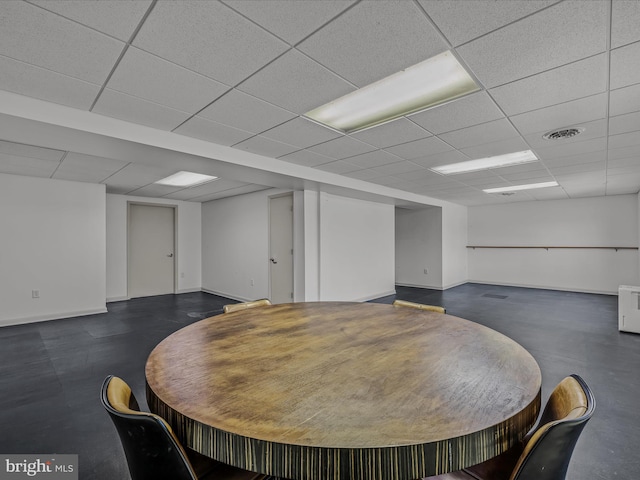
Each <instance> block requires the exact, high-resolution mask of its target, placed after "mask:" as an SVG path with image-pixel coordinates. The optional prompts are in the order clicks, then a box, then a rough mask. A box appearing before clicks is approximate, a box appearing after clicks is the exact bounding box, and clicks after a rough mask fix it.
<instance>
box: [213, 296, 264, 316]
mask: <svg viewBox="0 0 640 480" xmlns="http://www.w3.org/2000/svg"><path fill="white" fill-rule="evenodd" d="M264 305H271V302H270V301H269V299H268V298H262V299H260V300H253V301H251V302H242V303H231V304H229V305H225V306H224V307H222V310H223V311H224V313H231V312H237V311H238V310H246V309H247V308H254V307H262V306H264Z"/></svg>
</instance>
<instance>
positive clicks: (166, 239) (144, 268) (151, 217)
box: [128, 204, 175, 298]
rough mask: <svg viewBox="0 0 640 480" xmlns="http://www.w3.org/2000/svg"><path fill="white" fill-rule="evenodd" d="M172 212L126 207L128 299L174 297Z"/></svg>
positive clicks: (171, 210)
mask: <svg viewBox="0 0 640 480" xmlns="http://www.w3.org/2000/svg"><path fill="white" fill-rule="evenodd" d="M174 214H175V211H174V208H173V207H160V206H151V205H136V204H129V252H128V270H129V272H128V273H129V282H128V290H129V292H128V293H129V297H130V298H136V297H148V296H151V295H164V294H167V293H174V282H175V274H174V262H175V256H174V239H175V232H174V225H175V223H174V222H175V218H174Z"/></svg>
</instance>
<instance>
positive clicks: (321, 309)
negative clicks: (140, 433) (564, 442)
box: [146, 302, 541, 480]
mask: <svg viewBox="0 0 640 480" xmlns="http://www.w3.org/2000/svg"><path fill="white" fill-rule="evenodd" d="M146 379H147V400H148V403H149V407H150V409H151V410H152V411H153V412H155V413H157V414H159V415H161V416H163V417H164V418H165V419H167V421H168V422H169V424H170V425H171V426H172V428H173V429H174V431H175V432H176V434H177V436H178V437H179V438H180V440H181V441H182V442H183V443H184V444H185V445H186V446H188V447H190V448H192V449H194V450H196V451H198V452H200V453H203V454H205V455H208V456H209V457H212V458H215V459H217V460H220V461H222V462H225V463H228V464H231V465H235V466H237V467H241V468H244V469H248V470H253V471H256V472H261V473H266V474H271V475H275V476H278V477H284V478H288V479H301V480H339V479H342V480H344V479H349V480H376V479H378V480H411V479H417V478H421V477H424V476H427V475H435V474H440V473H444V472H448V471H454V470H459V469H461V468H464V467H467V466H470V465H474V464H476V463H480V462H482V461H485V460H487V459H489V458H491V457H493V456H496V455H498V454H500V453H502V452H504V451H506V450H507V449H508V448H509V447H511V446H512V445H514V444H515V443H516V442H517V441H519V440H520V439H522V437H523V436H524V435H525V433H526V432H527V431H528V430H529V429H530V428H531V427H532V426H533V424H534V423H535V420H536V417H537V415H538V412H539V409H540V387H541V374H540V369H539V367H538V364H537V363H536V361H535V360H534V359H533V357H532V356H531V355H530V354H529V353H528V352H527V351H526V350H525V349H524V348H523V347H522V346H520V345H519V344H517V343H516V342H514V341H513V340H511V339H509V338H508V337H506V336H504V335H502V334H500V333H498V332H496V331H494V330H491V329H489V328H486V327H484V326H482V325H479V324H477V323H473V322H470V321H467V320H464V319H461V318H458V317H453V316H450V315H443V314H439V313H433V312H427V311H421V310H416V309H413V308H408V307H400V306H397V307H396V306H391V305H382V304H371V303H344V302H319V303H295V304H284V305H272V306H265V307H258V308H252V309H247V310H243V311H239V312H234V313H226V314H222V315H218V316H215V317H211V318H207V319H205V320H202V321H199V322H197V323H194V324H192V325H190V326H188V327H185V328H183V329H181V330H179V331H177V332H175V333H174V334H172V335H171V336H169V337H167V338H166V339H164V340H163V341H162V342H161V343H160V344H159V345H158V346H157V347H156V348H155V349H154V350H153V352H152V353H151V355H150V356H149V359H148V361H147V365H146Z"/></svg>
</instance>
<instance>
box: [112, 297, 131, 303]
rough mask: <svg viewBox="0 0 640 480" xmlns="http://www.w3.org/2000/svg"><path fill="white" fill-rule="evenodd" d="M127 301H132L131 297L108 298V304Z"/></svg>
mask: <svg viewBox="0 0 640 480" xmlns="http://www.w3.org/2000/svg"><path fill="white" fill-rule="evenodd" d="M125 300H131V299H130V298H129V297H127V296H126V295H125V296H124V297H107V303H111V302H123V301H125Z"/></svg>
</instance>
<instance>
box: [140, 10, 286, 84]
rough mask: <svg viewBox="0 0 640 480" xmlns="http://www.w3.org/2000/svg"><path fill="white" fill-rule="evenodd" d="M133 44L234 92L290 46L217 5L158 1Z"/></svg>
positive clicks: (231, 11)
mask: <svg viewBox="0 0 640 480" xmlns="http://www.w3.org/2000/svg"><path fill="white" fill-rule="evenodd" d="M133 44H134V45H135V46H137V47H140V48H141V49H143V50H146V51H148V52H151V53H154V54H156V55H158V56H160V57H162V58H165V59H167V60H169V61H172V62H173V63H177V64H178V65H182V66H184V67H187V68H189V69H190V70H194V71H196V72H198V73H201V74H203V75H206V76H208V77H211V78H213V79H215V80H218V81H220V82H222V83H225V84H227V85H230V86H234V85H236V84H237V83H238V82H240V81H242V80H243V79H244V78H246V77H247V76H248V75H250V74H252V73H254V72H256V71H257V70H258V69H260V68H261V67H263V66H264V65H266V64H267V63H269V62H270V61H272V60H273V59H274V58H276V57H277V56H278V55H280V54H282V53H283V52H285V51H286V50H287V49H288V48H289V46H288V45H287V44H286V43H284V42H283V41H281V40H280V39H278V38H276V37H274V36H273V35H271V34H269V33H267V32H265V31H264V30H263V29H262V28H260V27H258V26H257V25H255V24H254V23H252V22H251V21H249V20H247V19H246V18H244V17H242V16H241V15H239V14H238V13H236V12H234V11H233V10H231V9H230V8H228V7H227V6H225V5H223V4H221V3H219V2H202V1H193V0H190V1H187V0H182V1H180V2H170V1H160V2H158V3H157V4H156V5H155V7H154V8H153V10H152V12H151V14H150V15H149V17H148V18H147V20H146V21H145V23H144V25H143V26H142V28H141V29H140V31H139V32H138V35H137V36H136V38H135V40H134V42H133Z"/></svg>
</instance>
